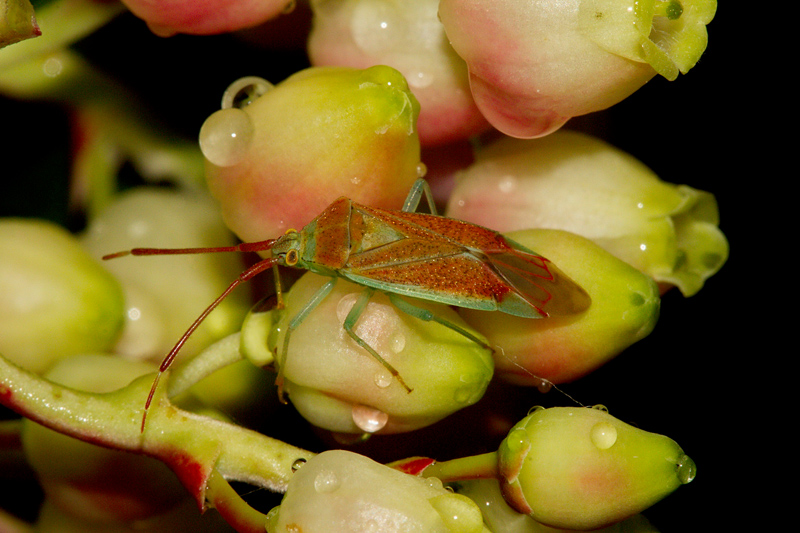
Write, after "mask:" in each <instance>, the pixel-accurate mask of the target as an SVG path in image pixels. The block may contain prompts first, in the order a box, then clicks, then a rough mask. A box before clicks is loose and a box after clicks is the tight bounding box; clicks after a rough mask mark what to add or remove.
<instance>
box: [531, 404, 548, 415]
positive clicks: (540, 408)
mask: <svg viewBox="0 0 800 533" xmlns="http://www.w3.org/2000/svg"><path fill="white" fill-rule="evenodd" d="M542 410H544V407H542V406H541V405H534V406H533V407H531V408H530V409H528V416H531V415H532V414H533V413H535V412H537V411H542Z"/></svg>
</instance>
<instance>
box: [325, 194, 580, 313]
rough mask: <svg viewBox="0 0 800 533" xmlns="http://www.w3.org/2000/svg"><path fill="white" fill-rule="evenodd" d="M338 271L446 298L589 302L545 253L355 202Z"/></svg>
mask: <svg viewBox="0 0 800 533" xmlns="http://www.w3.org/2000/svg"><path fill="white" fill-rule="evenodd" d="M353 209H354V215H357V216H354V217H353V220H354V224H357V225H359V226H358V227H354V228H352V231H351V235H353V234H358V235H370V236H371V237H369V238H367V239H364V240H362V241H359V242H351V253H350V256H349V259H348V260H347V264H346V265H344V267H343V268H341V269H340V270H339V272H338V273H339V275H340V276H342V277H344V278H346V279H349V280H351V281H354V282H356V283H359V284H362V285H366V286H368V287H374V288H376V289H379V290H384V291H387V292H393V293H397V294H404V295H407V296H412V297H415V298H422V299H425V300H431V301H435V302H439V303H444V304H448V305H455V306H459V307H466V308H471V309H482V310H492V311H502V312H505V313H508V314H512V315H516V316H523V317H530V318H541V317H544V316H548V315H562V314H567V315H568V314H573V313H577V312H580V311H582V310H584V309H586V308H587V307H588V305H589V296H588V295H587V294H586V293H585V291H583V289H581V288H580V286H578V285H577V284H575V282H573V281H572V280H570V279H569V278H568V277H567V276H566V275H564V274H563V273H562V272H561V271H560V270H558V269H557V268H555V266H554V265H553V264H552V263H550V262H549V261H548V260H547V259H545V258H543V257H540V256H538V255H536V254H533V253H529V251H528V250H526V249H524V248H522V247H521V246H520V245H518V244H517V243H514V242H513V241H508V240H507V239H505V238H504V237H503V236H502V235H500V234H499V233H497V232H494V231H492V230H489V229H486V228H483V227H481V226H476V225H474V224H469V223H466V222H462V221H458V220H454V219H449V218H444V217H437V216H432V215H425V214H421V213H404V212H394V211H383V210H378V209H373V208H367V207H364V206H360V205H357V204H354V205H353Z"/></svg>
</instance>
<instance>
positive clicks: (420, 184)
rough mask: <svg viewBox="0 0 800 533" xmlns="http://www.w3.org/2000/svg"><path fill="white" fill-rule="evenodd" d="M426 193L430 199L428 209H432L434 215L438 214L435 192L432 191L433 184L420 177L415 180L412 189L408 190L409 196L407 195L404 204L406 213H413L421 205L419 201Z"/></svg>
mask: <svg viewBox="0 0 800 533" xmlns="http://www.w3.org/2000/svg"><path fill="white" fill-rule="evenodd" d="M423 194H424V195H425V199H426V200H427V201H428V209H429V210H430V212H431V214H432V215H436V214H437V212H436V204H435V203H434V202H433V192H431V186H430V185H428V182H427V181H425V179H424V178H419V179H418V180H417V181H415V182H414V185H413V186H412V187H411V190H410V191H408V196H407V197H406V203H405V204H403V211H404V212H406V213H413V212H415V211H416V210H417V207H419V201H420V200H421V199H422V195H423Z"/></svg>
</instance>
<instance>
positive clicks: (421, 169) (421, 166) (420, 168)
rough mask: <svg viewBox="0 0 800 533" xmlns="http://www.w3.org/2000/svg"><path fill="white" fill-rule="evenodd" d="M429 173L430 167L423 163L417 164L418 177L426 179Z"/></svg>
mask: <svg viewBox="0 0 800 533" xmlns="http://www.w3.org/2000/svg"><path fill="white" fill-rule="evenodd" d="M427 173H428V167H427V166H426V165H425V163H423V162H422V161H420V162H419V163H417V177H418V178H424V177H425V175H426V174H427Z"/></svg>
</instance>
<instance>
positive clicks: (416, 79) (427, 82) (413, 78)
mask: <svg viewBox="0 0 800 533" xmlns="http://www.w3.org/2000/svg"><path fill="white" fill-rule="evenodd" d="M406 80H408V86H409V87H414V88H415V89H424V88H425V87H430V86H431V85H432V84H433V76H432V75H430V74H428V73H426V72H423V71H421V70H419V71H417V72H409V73H408V76H406Z"/></svg>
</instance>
